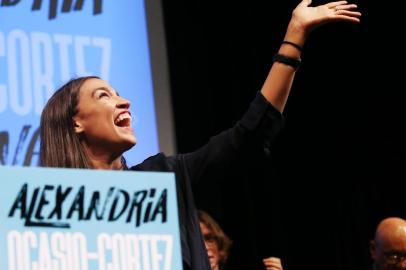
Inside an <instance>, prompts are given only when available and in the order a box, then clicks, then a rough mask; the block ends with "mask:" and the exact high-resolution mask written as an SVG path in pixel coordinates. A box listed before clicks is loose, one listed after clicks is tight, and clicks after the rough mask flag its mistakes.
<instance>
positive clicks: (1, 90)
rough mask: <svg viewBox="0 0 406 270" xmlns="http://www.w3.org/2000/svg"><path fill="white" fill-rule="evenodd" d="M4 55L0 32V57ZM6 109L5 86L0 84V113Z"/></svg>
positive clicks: (4, 48) (4, 46)
mask: <svg viewBox="0 0 406 270" xmlns="http://www.w3.org/2000/svg"><path fill="white" fill-rule="evenodd" d="M5 56H6V40H5V39H4V35H3V33H2V32H0V57H5ZM6 109H7V86H6V85H5V84H0V113H2V112H4V111H5V110H6Z"/></svg>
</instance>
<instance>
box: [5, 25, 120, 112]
mask: <svg viewBox="0 0 406 270" xmlns="http://www.w3.org/2000/svg"><path fill="white" fill-rule="evenodd" d="M111 53H112V47H111V40H110V39H109V38H103V37H91V36H75V35H69V34H62V33H55V34H51V33H45V32H30V33H27V32H24V31H22V30H20V29H13V30H11V31H10V32H8V33H5V32H2V31H0V59H1V60H3V59H4V60H5V61H4V63H5V65H4V66H5V69H6V71H7V72H2V76H4V78H3V77H1V78H2V81H1V82H0V113H2V112H5V111H6V110H11V111H12V112H13V113H15V114H17V115H19V116H24V115H27V114H30V113H35V114H36V115H40V114H41V112H42V109H43V107H44V104H45V103H46V101H47V100H48V99H49V97H50V96H51V95H52V94H53V92H54V91H55V85H60V84H61V83H64V82H66V81H68V80H69V79H70V78H71V77H72V76H87V75H99V76H100V77H101V78H103V79H105V80H109V75H110V63H111ZM92 63H93V64H92ZM95 63H97V64H95Z"/></svg>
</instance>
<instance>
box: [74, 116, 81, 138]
mask: <svg viewBox="0 0 406 270" xmlns="http://www.w3.org/2000/svg"><path fill="white" fill-rule="evenodd" d="M72 121H73V127H74V129H75V133H76V134H80V133H82V132H83V127H82V125H81V123H80V121H78V120H77V119H75V118H73V119H72Z"/></svg>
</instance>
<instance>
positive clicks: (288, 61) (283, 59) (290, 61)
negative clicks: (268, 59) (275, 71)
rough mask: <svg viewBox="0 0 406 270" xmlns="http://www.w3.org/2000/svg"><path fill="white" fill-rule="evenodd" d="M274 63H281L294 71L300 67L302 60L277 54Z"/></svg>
mask: <svg viewBox="0 0 406 270" xmlns="http://www.w3.org/2000/svg"><path fill="white" fill-rule="evenodd" d="M273 61H276V62H279V63H283V64H285V65H288V66H291V67H293V68H294V69H298V68H299V66H300V63H301V62H302V60H300V58H299V59H296V58H292V57H289V56H286V55H283V54H280V53H277V54H275V56H274V57H273Z"/></svg>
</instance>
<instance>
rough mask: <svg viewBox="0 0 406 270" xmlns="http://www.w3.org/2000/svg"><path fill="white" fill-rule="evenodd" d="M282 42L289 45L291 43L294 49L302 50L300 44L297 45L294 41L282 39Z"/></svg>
mask: <svg viewBox="0 0 406 270" xmlns="http://www.w3.org/2000/svg"><path fill="white" fill-rule="evenodd" d="M282 44H289V45H292V46H293V47H295V48H296V49H298V50H299V51H303V47H302V46H300V45H298V44H296V43H293V42H291V41H287V40H284V41H282Z"/></svg>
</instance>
